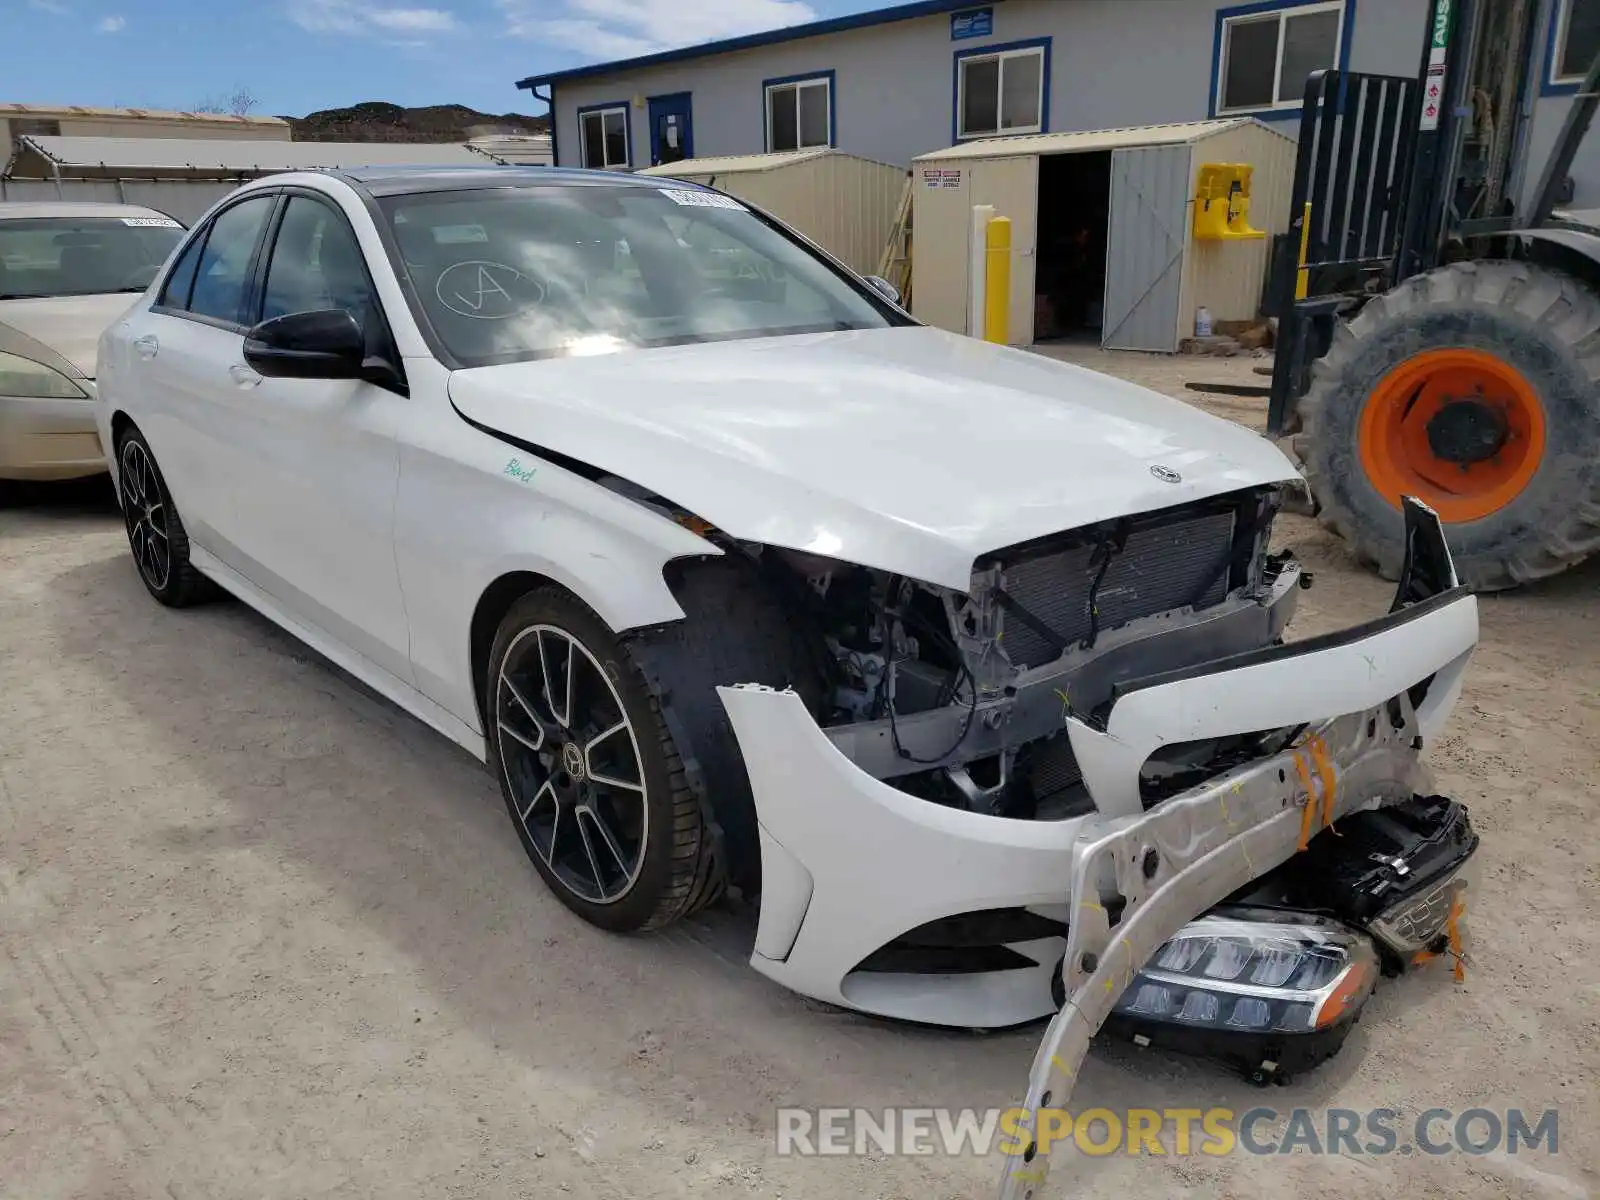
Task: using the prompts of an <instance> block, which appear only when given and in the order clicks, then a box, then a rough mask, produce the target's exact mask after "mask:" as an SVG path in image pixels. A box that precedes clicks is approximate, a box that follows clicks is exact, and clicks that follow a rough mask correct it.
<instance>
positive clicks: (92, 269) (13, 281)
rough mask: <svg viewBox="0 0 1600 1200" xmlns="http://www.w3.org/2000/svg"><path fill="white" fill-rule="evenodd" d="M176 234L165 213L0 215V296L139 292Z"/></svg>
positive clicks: (180, 228) (153, 274)
mask: <svg viewBox="0 0 1600 1200" xmlns="http://www.w3.org/2000/svg"><path fill="white" fill-rule="evenodd" d="M182 238H183V226H182V225H180V224H178V222H176V221H174V220H172V219H171V218H170V217H158V216H148V217H139V216H130V217H26V218H13V219H9V220H0V300H21V299H32V298H35V297H43V296H97V295H105V294H107V293H110V292H142V291H144V290H145V288H147V287H149V286H150V281H151V280H153V279H154V278H155V277H156V272H157V271H159V270H160V269H161V264H162V263H164V262H166V261H167V255H169V254H171V253H172V249H173V247H174V246H176V245H177V244H178V242H179V241H180V240H181V239H182Z"/></svg>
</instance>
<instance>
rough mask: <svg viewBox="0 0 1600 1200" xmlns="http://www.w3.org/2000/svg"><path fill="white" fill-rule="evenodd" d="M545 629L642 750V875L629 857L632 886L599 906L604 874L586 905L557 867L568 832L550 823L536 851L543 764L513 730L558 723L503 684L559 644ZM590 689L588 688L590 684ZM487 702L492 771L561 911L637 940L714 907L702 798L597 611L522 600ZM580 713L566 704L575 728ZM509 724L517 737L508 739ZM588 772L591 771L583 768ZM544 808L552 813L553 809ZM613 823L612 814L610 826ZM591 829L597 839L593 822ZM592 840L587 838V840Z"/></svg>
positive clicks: (510, 621)
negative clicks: (597, 680) (544, 644)
mask: <svg viewBox="0 0 1600 1200" xmlns="http://www.w3.org/2000/svg"><path fill="white" fill-rule="evenodd" d="M543 629H554V630H558V631H561V632H562V633H564V634H565V635H567V636H568V637H570V638H571V639H572V640H573V641H574V642H576V643H578V644H579V645H580V646H581V647H582V648H583V649H584V650H585V651H587V653H588V655H589V656H590V657H591V659H592V661H593V662H595V663H598V664H599V665H600V667H601V668H602V669H603V671H604V672H605V675H606V677H607V678H608V679H609V681H610V684H611V688H612V689H613V691H612V695H611V701H615V702H620V707H621V710H622V713H623V714H624V715H625V717H626V719H627V721H628V722H629V725H630V736H631V739H632V743H633V745H634V747H636V754H637V766H638V779H639V782H640V783H641V784H642V785H643V796H642V805H641V807H642V809H643V814H644V819H643V822H642V824H640V825H639V826H638V827H637V828H638V831H639V834H640V836H639V838H638V840H637V843H636V844H637V846H638V848H639V850H640V853H639V856H638V859H637V862H638V865H637V868H636V870H633V863H634V860H633V859H632V858H631V857H630V859H629V862H628V863H627V864H626V866H627V868H628V869H629V871H631V873H632V878H631V881H630V882H627V884H626V888H625V890H619V891H618V894H616V895H615V896H610V897H606V898H603V899H602V898H601V897H602V896H604V892H605V888H604V881H601V880H600V878H599V876H600V871H601V868H600V867H599V866H598V865H596V866H595V868H594V872H595V878H596V882H597V884H600V885H601V886H598V887H596V889H594V891H595V894H594V895H593V896H589V895H584V894H580V892H579V890H575V888H576V887H577V884H579V883H581V880H576V881H575V879H574V872H572V871H571V870H569V869H567V868H566V867H565V866H564V861H557V860H566V859H569V858H570V857H572V856H571V855H567V854H563V853H562V852H561V849H560V845H561V843H559V842H558V841H557V831H558V830H560V829H561V828H562V827H561V826H560V823H559V822H560V816H559V815H558V816H557V817H556V818H555V820H554V821H553V822H552V828H551V829H550V831H549V838H548V840H547V842H546V844H545V845H541V844H540V841H539V839H538V838H537V837H536V833H538V832H539V829H538V828H537V826H539V824H540V822H538V821H536V820H534V817H533V813H534V812H535V810H534V809H533V807H532V806H531V805H530V804H529V797H528V796H527V795H526V793H527V792H528V790H529V788H530V787H532V786H534V785H535V784H536V783H537V782H538V771H539V769H541V768H542V767H543V762H542V756H541V755H540V754H538V753H536V752H534V751H533V750H532V748H531V747H529V746H528V745H527V744H526V743H525V742H519V741H518V739H517V737H516V729H517V725H518V721H519V720H520V718H519V717H518V716H517V715H516V714H517V713H518V712H519V711H522V712H527V711H529V705H532V706H533V707H535V708H539V709H540V710H541V712H540V714H539V715H537V716H536V718H535V722H534V723H535V724H537V723H538V721H540V720H546V721H547V720H549V719H550V718H551V717H553V716H554V714H553V713H550V712H549V711H548V709H547V708H546V705H547V703H548V699H547V698H543V699H541V698H535V697H531V696H526V691H527V689H526V688H525V687H522V686H520V685H513V684H508V683H506V682H505V680H506V677H507V675H508V673H509V674H510V675H512V676H513V677H516V676H517V673H518V670H519V668H517V667H516V665H515V663H516V662H518V661H520V660H513V663H512V664H511V670H510V671H509V672H508V659H510V658H511V655H512V652H513V651H514V650H518V651H520V652H521V653H524V654H526V653H527V652H528V651H527V641H528V639H529V638H530V637H532V638H534V639H535V646H534V648H533V649H534V652H537V640H538V639H540V638H545V637H552V640H553V635H547V634H545V633H543V632H541V630H543ZM569 653H570V651H569ZM587 686H591V687H592V684H591V685H587ZM517 692H522V693H523V694H524V698H525V699H526V700H527V703H526V704H524V703H522V702H521V701H520V700H518V698H517ZM484 696H485V700H486V703H485V705H484V709H485V716H486V724H487V726H488V746H489V755H490V765H491V766H492V767H493V769H494V770H495V772H496V774H497V775H498V776H499V779H500V790H501V794H502V795H503V796H504V798H505V802H506V809H507V812H508V813H509V815H510V817H511V823H512V826H513V827H514V828H515V829H516V831H517V836H518V837H519V838H520V839H521V841H522V846H523V849H524V850H526V851H527V854H528V858H529V859H530V860H531V861H532V862H533V865H534V868H535V869H536V870H537V871H538V872H539V874H540V876H541V877H543V879H544V881H545V883H546V884H547V885H548V886H549V888H550V890H551V891H553V892H554V893H555V894H556V896H557V897H558V898H559V899H560V900H561V902H562V903H563V904H565V905H566V906H567V907H568V908H570V909H571V910H572V911H573V912H575V913H577V914H578V915H579V916H581V917H582V918H583V919H584V920H586V921H588V922H590V923H591V924H593V925H597V926H600V927H601V928H603V929H610V930H613V931H616V932H635V931H643V930H649V929H656V928H659V927H661V926H663V925H668V924H670V923H672V922H673V921H676V920H678V919H679V918H681V917H684V916H687V915H689V914H690V913H692V912H695V911H697V910H698V909H700V908H702V907H704V906H705V905H706V904H707V903H709V902H710V901H711V900H713V899H715V898H716V896H717V895H718V894H719V892H720V887H721V883H722V871H721V869H720V865H719V863H718V860H717V855H716V838H715V837H714V835H713V831H712V829H711V828H710V825H709V823H708V821H707V820H706V819H705V815H704V813H703V811H702V808H701V802H700V799H699V797H698V796H697V795H696V794H695V791H694V789H693V788H691V787H690V785H689V781H688V778H687V776H686V774H685V771H684V765H683V760H682V758H681V756H680V755H679V753H678V749H677V746H676V744H675V743H674V741H673V738H672V735H671V734H670V733H669V732H668V731H667V726H666V723H665V722H664V721H663V719H662V713H661V705H660V703H659V701H658V700H657V698H656V697H655V695H654V694H652V691H651V689H650V688H649V686H648V685H647V684H646V682H645V679H644V676H643V675H642V674H641V672H640V670H639V667H638V666H637V664H636V663H635V661H634V659H633V657H632V655H631V653H630V651H629V648H628V645H627V643H626V642H624V641H623V640H621V639H619V638H618V637H617V636H616V635H615V634H613V633H612V632H611V630H609V629H608V628H606V625H605V623H604V622H603V621H602V620H601V619H600V618H599V616H597V615H596V614H595V613H594V612H593V611H592V610H591V609H589V608H588V607H587V606H586V605H584V604H582V603H580V602H579V601H578V600H576V599H574V598H573V597H572V596H571V595H570V594H568V593H567V592H565V591H564V590H562V589H560V588H556V587H544V588H539V589H537V590H535V591H533V592H530V593H529V594H528V595H526V596H524V597H523V598H522V599H520V600H518V601H517V602H516V603H515V604H514V605H512V606H511V610H510V611H509V612H508V613H507V614H506V617H505V619H504V620H503V621H501V623H500V628H499V631H498V632H497V633H496V634H495V639H494V646H493V648H492V649H491V651H490V654H489V668H488V675H487V678H486V679H485V680H484ZM609 702H610V701H608V703H609ZM580 704H581V702H580V703H578V704H574V703H570V702H569V704H568V708H567V717H568V720H569V722H570V721H572V718H573V716H574V710H575V709H577V708H579V707H580ZM502 712H505V713H506V714H507V715H508V718H509V719H508V721H507V722H506V723H502V719H501V717H502ZM530 715H533V714H530ZM506 724H510V725H511V726H512V728H511V729H510V730H507V728H506ZM563 732H565V731H563ZM573 740H574V741H576V739H573ZM584 765H585V768H587V767H588V760H587V758H586V759H585V764H584ZM556 774H557V772H556V771H555V770H553V769H552V770H550V771H549V772H548V774H547V779H550V780H553V779H554V778H555V777H556ZM569 778H572V777H569ZM579 778H580V780H581V783H583V784H588V785H589V786H590V787H594V786H595V785H594V783H593V781H590V780H588V779H586V778H582V777H579ZM540 786H542V784H541V785H540ZM564 786H565V785H563V788H564ZM574 795H575V796H576V795H577V793H574ZM614 798H615V797H613V799H614ZM597 802H598V801H597ZM545 803H546V805H548V804H549V803H551V801H546V802H545ZM553 803H554V804H555V805H556V806H557V807H558V808H559V806H560V805H562V804H565V803H568V802H567V801H566V800H565V799H563V798H561V797H557V798H555V799H554V800H553ZM586 803H587V802H586V801H584V800H581V799H576V798H575V799H573V800H572V801H571V803H570V804H569V805H568V807H567V808H565V809H562V810H561V811H563V812H567V813H572V812H575V811H576V807H581V806H584V805H585V804H586ZM525 806H526V811H525ZM540 811H541V813H542V812H543V811H544V809H541V810H540ZM616 815H617V814H616V810H613V817H615V816H616ZM572 820H573V826H572V828H578V829H580V830H581V828H582V827H583V819H582V818H581V817H579V816H573V818H572ZM589 829H590V830H591V831H594V830H595V829H596V826H595V825H594V823H593V818H592V817H591V818H590V825H589ZM594 836H596V835H595V834H594V833H593V832H591V834H590V840H593V837H594ZM611 836H612V838H613V839H614V841H612V842H611V843H609V844H619V843H620V844H621V845H623V846H624V847H625V850H624V853H626V854H629V855H631V854H632V853H633V846H632V845H630V844H629V839H628V838H627V837H626V836H622V837H618V836H617V834H616V830H615V829H613V830H612V834H611ZM568 841H569V842H570V833H569V834H568ZM583 844H584V845H585V846H587V845H588V844H589V843H588V842H584V843H583ZM602 844H608V843H602ZM547 852H548V853H547ZM590 861H594V860H592V859H591V860H590ZM618 882H619V888H620V881H618Z"/></svg>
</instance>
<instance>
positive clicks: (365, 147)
mask: <svg viewBox="0 0 1600 1200" xmlns="http://www.w3.org/2000/svg"><path fill="white" fill-rule="evenodd" d="M496 161H498V160H496V159H495V158H493V157H492V156H490V155H488V154H485V153H482V152H480V151H477V150H473V149H471V148H470V147H468V146H465V145H460V144H455V143H452V144H448V145H419V144H416V143H411V142H277V141H226V140H222V139H188V138H115V137H49V136H45V135H42V134H39V135H33V134H30V135H26V136H24V137H22V138H19V139H18V150H17V152H16V154H15V155H14V157H13V158H12V161H11V164H10V166H9V168H8V169H7V171H6V174H8V175H9V176H10V177H12V178H14V179H28V178H32V179H50V178H54V177H55V176H57V175H60V176H62V177H66V178H73V179H134V178H143V179H215V178H218V177H221V176H226V177H254V176H257V175H266V174H272V173H274V172H278V171H304V170H310V169H313V168H318V167H325V168H326V167H357V166H457V165H460V166H467V165H476V166H482V165H484V164H486V163H492V162H496Z"/></svg>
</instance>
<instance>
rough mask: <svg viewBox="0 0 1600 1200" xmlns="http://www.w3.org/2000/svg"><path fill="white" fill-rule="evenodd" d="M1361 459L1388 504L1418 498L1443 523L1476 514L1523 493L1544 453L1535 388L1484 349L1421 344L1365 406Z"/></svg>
mask: <svg viewBox="0 0 1600 1200" xmlns="http://www.w3.org/2000/svg"><path fill="white" fill-rule="evenodd" d="M1357 442H1358V447H1359V453H1360V455H1361V466H1362V468H1363V469H1364V470H1365V471H1366V473H1367V478H1368V479H1369V480H1371V481H1372V486H1373V487H1375V488H1377V490H1378V492H1379V494H1380V495H1382V496H1383V497H1384V499H1386V500H1388V501H1389V503H1390V504H1393V505H1395V506H1396V507H1399V505H1400V499H1401V497H1402V496H1406V495H1412V496H1416V497H1417V498H1418V499H1419V500H1421V501H1423V503H1425V504H1427V505H1428V506H1429V507H1431V508H1432V509H1433V510H1434V511H1435V512H1437V513H1438V514H1439V518H1440V520H1442V521H1447V522H1462V521H1476V520H1480V519H1481V518H1483V517H1487V516H1490V515H1491V514H1493V513H1496V512H1499V511H1500V510H1501V509H1502V508H1504V507H1505V506H1506V505H1508V504H1510V503H1511V502H1512V501H1513V500H1515V499H1516V498H1517V496H1519V495H1520V494H1521V493H1522V490H1523V489H1524V488H1526V487H1527V486H1528V484H1529V482H1530V481H1531V480H1532V479H1533V477H1534V475H1535V474H1536V473H1537V472H1538V470H1539V463H1540V462H1541V461H1542V460H1543V458H1544V446H1545V415H1544V405H1543V403H1542V402H1541V401H1540V399H1539V393H1538V392H1536V391H1535V390H1534V388H1533V385H1532V384H1530V383H1529V382H1528V380H1527V378H1526V377H1525V376H1524V375H1523V374H1522V372H1521V371H1518V370H1517V369H1516V368H1515V367H1513V366H1511V364H1509V363H1507V362H1505V361H1504V360H1503V359H1500V358H1497V357H1496V356H1495V355H1493V354H1490V353H1488V352H1487V351H1483V350H1467V349H1450V350H1425V351H1423V352H1422V353H1421V354H1418V355H1416V356H1415V357H1412V358H1409V359H1407V360H1406V361H1405V362H1403V363H1401V364H1400V365H1399V366H1398V367H1396V368H1395V369H1394V370H1392V371H1390V372H1389V374H1388V375H1386V376H1384V378H1383V379H1382V380H1380V381H1379V383H1378V386H1377V387H1375V388H1374V389H1373V390H1372V394H1371V395H1370V396H1368V397H1367V403H1366V406H1365V407H1364V408H1363V409H1362V411H1361V425H1360V429H1359V432H1358V436H1357Z"/></svg>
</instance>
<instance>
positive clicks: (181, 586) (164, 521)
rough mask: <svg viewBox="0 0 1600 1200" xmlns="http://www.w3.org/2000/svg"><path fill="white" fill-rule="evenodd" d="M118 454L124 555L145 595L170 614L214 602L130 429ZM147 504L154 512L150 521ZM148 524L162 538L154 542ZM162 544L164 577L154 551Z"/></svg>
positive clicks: (152, 459)
mask: <svg viewBox="0 0 1600 1200" xmlns="http://www.w3.org/2000/svg"><path fill="white" fill-rule="evenodd" d="M116 453H117V497H118V500H119V501H120V503H121V506H122V519H123V525H124V527H125V528H126V529H127V531H128V549H129V551H130V552H131V553H132V555H133V563H134V568H135V569H136V570H137V571H138V573H139V581H140V582H141V583H143V584H144V586H145V590H146V591H148V592H149V593H150V594H151V595H152V596H154V597H155V598H156V599H157V600H158V601H160V602H161V603H162V604H165V605H166V606H167V607H168V608H187V607H189V606H190V605H192V604H201V603H204V602H205V601H207V600H212V599H215V598H216V596H217V594H218V588H217V585H216V584H214V583H212V582H211V580H209V579H207V578H206V577H205V576H204V575H202V574H201V573H200V571H199V570H198V569H197V568H196V567H195V565H194V564H193V563H192V562H191V561H190V560H189V535H188V533H187V532H186V531H185V530H184V528H183V518H182V517H181V516H180V515H179V514H178V506H177V505H176V504H174V503H173V502H172V493H171V492H170V491H169V490H168V489H167V481H166V479H165V478H164V477H163V476H162V474H161V468H160V466H159V465H157V463H156V456H155V454H154V452H153V451H152V450H151V449H150V444H149V443H148V442H146V441H145V439H144V435H143V434H142V433H140V432H139V430H138V429H137V428H135V427H133V426H131V425H130V426H129V427H128V428H127V429H125V430H123V432H122V435H121V436H120V437H119V438H117V445H116ZM146 468H147V469H146ZM147 504H148V505H154V506H155V507H154V509H153V510H150V513H149V515H147V510H146V508H145V505H147ZM151 522H157V523H159V525H160V526H161V529H162V537H161V538H158V539H156V541H155V542H152V541H151V537H152V535H151V534H150V532H149V529H150V526H151ZM162 540H164V541H165V543H166V546H165V549H166V557H167V561H166V563H165V567H166V569H165V570H164V571H163V570H161V569H160V567H161V565H162V564H161V563H160V555H159V552H158V551H154V552H153V551H152V547H153V546H154V545H155V544H156V542H159V541H162Z"/></svg>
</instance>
